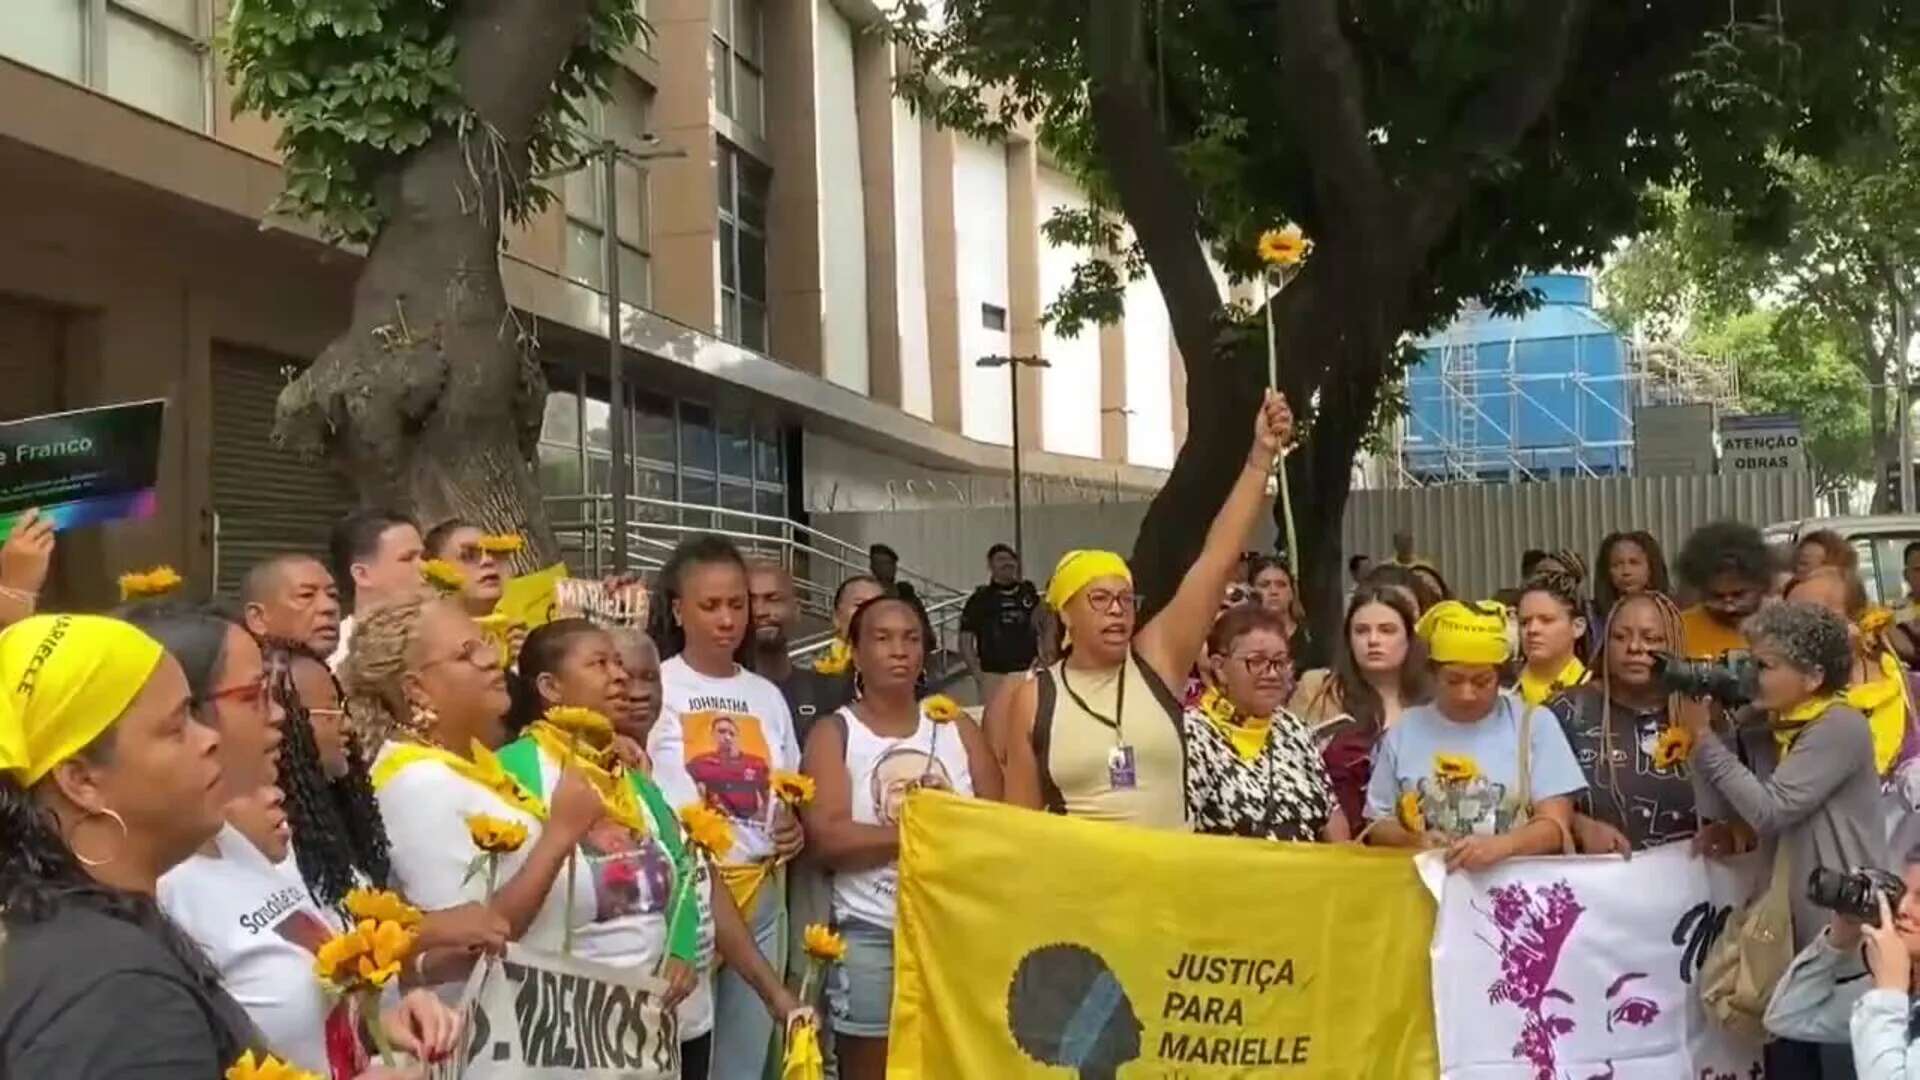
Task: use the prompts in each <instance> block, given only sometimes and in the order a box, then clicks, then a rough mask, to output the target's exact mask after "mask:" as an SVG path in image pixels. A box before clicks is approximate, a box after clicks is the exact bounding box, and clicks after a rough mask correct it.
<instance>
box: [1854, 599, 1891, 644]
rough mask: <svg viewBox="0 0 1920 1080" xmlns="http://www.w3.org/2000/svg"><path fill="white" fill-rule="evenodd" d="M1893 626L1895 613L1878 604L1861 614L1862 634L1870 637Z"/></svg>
mask: <svg viewBox="0 0 1920 1080" xmlns="http://www.w3.org/2000/svg"><path fill="white" fill-rule="evenodd" d="M1892 625H1893V612H1892V611H1889V610H1888V609H1886V608H1884V607H1881V606H1880V605H1878V604H1875V605H1873V606H1872V607H1870V608H1868V609H1867V610H1866V611H1863V612H1861V613H1860V632H1861V633H1862V634H1865V635H1867V636H1869V637H1871V636H1873V635H1874V634H1878V633H1879V632H1881V631H1882V630H1885V629H1886V628H1887V627H1889V626H1892Z"/></svg>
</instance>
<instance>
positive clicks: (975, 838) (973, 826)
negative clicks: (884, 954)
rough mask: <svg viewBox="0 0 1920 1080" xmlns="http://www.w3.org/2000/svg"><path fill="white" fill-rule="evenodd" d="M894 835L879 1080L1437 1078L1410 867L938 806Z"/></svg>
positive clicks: (1417, 890)
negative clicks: (887, 997)
mask: <svg viewBox="0 0 1920 1080" xmlns="http://www.w3.org/2000/svg"><path fill="white" fill-rule="evenodd" d="M900 831H901V835H900V909H899V910H900V922H899V929H898V930H897V931H896V933H895V939H894V940H895V949H896V956H895V961H894V987H893V1025H892V1033H891V1040H892V1042H891V1047H890V1050H889V1056H888V1061H887V1076H888V1077H889V1080H922V1078H924V1080H952V1078H955V1077H994V1078H995V1080H999V1078H1004V1077H1021V1076H1033V1077H1067V1076H1072V1075H1078V1076H1081V1077H1088V1078H1117V1080H1146V1078H1149V1077H1151V1078H1169V1080H1171V1078H1175V1077H1180V1078H1191V1080H1203V1078H1214V1077H1254V1076H1259V1077H1266V1076H1300V1077H1309V1076H1310V1077H1315V1078H1317V1080H1334V1078H1360V1077H1369V1078H1379V1080H1419V1078H1423V1077H1434V1076H1438V1075H1439V1067H1438V1064H1437V1061H1438V1057H1437V1053H1436V1051H1435V1043H1434V1030H1433V1005H1432V998H1431V989H1430V986H1431V984H1430V982H1429V976H1428V965H1427V949H1428V946H1429V944H1430V942H1431V939H1432V936H1433V922H1434V902H1433V897H1432V895H1431V894H1430V893H1428V892H1427V891H1426V890H1425V889H1424V888H1422V887H1421V884H1420V881H1419V879H1418V878H1417V877H1416V876H1415V875H1414V869H1413V861H1412V859H1411V858H1409V857H1408V855H1406V854H1405V853H1393V852H1380V851H1370V850H1364V849H1357V848H1350V847H1340V848H1332V847H1324V846H1314V845H1308V844H1273V843H1260V842H1256V841H1252V840H1240V839H1231V838H1226V837H1213V836H1185V835H1174V834H1168V833H1161V832H1150V831H1147V830H1144V829H1133V828H1127V827H1124V826H1117V825H1107V824H1099V823H1095V822H1089V821H1079V820H1073V819H1068V818H1062V817H1055V816H1052V815H1048V814H1039V813H1034V812H1032V811H1028V810H1018V809H1013V808H1010V807H1006V806H1001V805H999V804H996V803H987V802H980V801H976V800H970V799H961V798H957V797H954V796H951V795H946V794H942V793H938V792H923V793H919V794H915V795H914V796H913V797H912V798H911V799H910V800H909V801H908V806H907V812H906V816H905V820H904V821H903V822H902V823H901V826H900ZM1063 1068H1064V1069H1071V1070H1078V1072H1077V1074H1076V1073H1071V1072H1063V1071H1061V1070H1062V1069H1063Z"/></svg>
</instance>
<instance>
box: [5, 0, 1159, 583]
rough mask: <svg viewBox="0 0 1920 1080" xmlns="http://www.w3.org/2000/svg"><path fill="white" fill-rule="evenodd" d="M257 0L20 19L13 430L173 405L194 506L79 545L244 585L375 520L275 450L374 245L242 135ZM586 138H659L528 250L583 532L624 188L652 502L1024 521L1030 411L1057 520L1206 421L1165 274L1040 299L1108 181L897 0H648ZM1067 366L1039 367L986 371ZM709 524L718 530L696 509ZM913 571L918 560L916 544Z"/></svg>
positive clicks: (1036, 482)
mask: <svg viewBox="0 0 1920 1080" xmlns="http://www.w3.org/2000/svg"><path fill="white" fill-rule="evenodd" d="M228 2H229V0H9V3H8V5H7V8H8V13H7V16H6V18H5V19H0V254H3V255H4V258H0V379H5V380H6V383H5V385H7V386H8V387H9V388H10V390H11V393H9V394H6V395H0V420H4V419H12V418H15V417H19V416H26V415H32V414H35V413H38V412H46V411H53V410H56V409H61V408H74V407H83V406H86V405H92V404H99V403H105V402H111V401H121V400H131V399H136V398H143V397H165V398H167V399H168V401H169V403H170V405H169V410H168V416H167V423H166V433H165V436H164V446H163V452H162V463H161V474H162V478H161V482H160V505H161V511H160V513H159V514H158V516H157V517H155V518H154V519H152V520H150V521H146V522H139V523H130V524H126V525H121V526H116V527H114V528H110V529H105V530H88V531H85V532H82V533H76V534H75V535H74V536H72V537H70V538H68V539H66V540H63V542H62V543H63V546H64V547H65V548H66V550H67V551H68V552H69V554H68V555H66V556H64V557H63V558H62V559H61V560H59V562H60V567H61V568H60V570H59V571H58V572H59V573H60V574H62V575H65V576H64V577H63V579H62V580H60V581H58V582H56V585H55V588H56V591H57V592H58V593H59V594H61V595H62V596H63V597H66V598H71V599H72V600H74V601H77V602H86V601H93V600H98V599H101V598H103V597H104V596H105V594H106V590H107V589H108V585H107V583H106V582H104V581H92V580H80V579H78V578H77V577H76V576H75V574H76V572H75V571H74V570H73V568H74V567H106V568H115V569H119V568H125V567H129V566H133V565H136V564H147V563H152V562H156V561H162V560H165V561H170V562H172V563H174V564H175V565H177V566H180V567H181V568H182V569H183V570H184V571H186V572H188V573H189V574H190V576H192V577H193V578H194V579H195V580H197V581H211V582H212V583H214V585H215V586H216V587H218V588H223V589H224V588H227V587H230V586H231V585H232V584H233V582H234V581H235V580H236V575H237V573H238V572H239V571H240V569H241V568H243V567H244V566H245V565H247V563H248V562H250V561H251V560H252V559H254V558H257V557H258V556H259V555H260V554H262V553H265V552H267V551H270V550H278V549H283V548H287V547H311V546H313V545H314V544H315V543H316V542H317V540H318V539H319V537H320V535H321V534H322V533H323V532H324V529H325V527H326V524H327V523H328V521H330V520H331V519H332V518H333V517H334V516H336V515H337V514H338V513H339V512H340V511H341V510H342V509H343V508H344V507H345V506H347V505H349V504H350V502H351V494H350V492H349V490H348V488H347V485H346V484H344V483H343V482H342V480H341V478H339V477H337V476H335V475H333V474H332V473H331V472H330V471H329V470H328V469H327V467H325V466H324V465H321V464H317V463H308V462H300V461H296V460H294V459H292V458H291V457H290V456H288V455H285V454H282V453H281V452H279V451H277V450H275V449H274V448H272V447H271V445H270V442H269V439H268V433H269V431H270V429H271V425H272V404H273V401H274V398H275V396H276V395H277V393H278V391H279V389H280V387H282V386H283V385H285V382H286V380H287V378H288V377H289V375H290V373H292V372H295V371H297V370H298V369H299V368H300V367H301V366H302V365H304V364H305V363H307V362H308V361H310V360H311V358H312V357H313V356H315V355H317V353H318V352H319V351H320V350H321V349H322V348H323V347H324V346H325V344H326V343H327V342H328V341H329V340H330V339H331V337H332V336H333V335H334V334H336V333H337V332H339V330H340V329H341V328H343V327H344V326H345V325H346V323H347V315H348V310H349V305H350V298H351V289H352V285H353V281H354V276H355V272H356V268H357V264H358V262H359V256H358V254H356V253H355V252H353V251H351V250H347V249H342V248H337V247H330V246H327V245H325V244H322V243H320V242H319V241H318V240H317V239H316V238H315V235H314V233H313V232H312V230H310V229H309V228H307V227H306V226H304V225H302V224H301V223H297V222H290V221H284V220H279V219H276V218H273V217H272V216H270V214H269V208H270V206H271V204H272V202H273V199H274V196H275V195H276V193H277V192H278V190H279V184H280V173H279V169H278V165H277V161H276V155H275V151H274V147H273V142H274V128H273V126H272V125H271V124H270V123H269V122H267V121H265V120H263V119H261V118H259V117H256V116H240V117H234V116H233V115H232V110H231V96H232V95H231V90H230V88H229V87H228V86H227V84H226V82H225V79H224V77H223V75H222V73H221V71H220V68H219V62H218V56H217V52H216V50H215V49H214V48H213V41H214V38H215V33H216V29H217V27H218V26H219V22H220V20H221V19H222V18H223V17H224V13H225V9H226V7H227V5H228ZM642 2H643V8H644V10H645V13H646V15H647V17H648V19H649V22H650V23H651V25H652V27H653V34H652V36H651V38H650V39H648V40H646V41H644V42H639V43H636V44H635V46H634V47H632V48H630V49H629V50H628V51H627V53H626V55H625V56H624V57H623V62H622V70H621V71H620V73H619V75H618V77H617V79H616V81H615V85H614V88H613V93H612V95H611V99H610V100H609V101H607V102H605V103H600V102H595V103H591V104H590V105H589V107H588V108H587V109H586V110H585V112H586V114H587V120H588V123H589V125H590V126H591V127H592V128H593V129H594V130H595V131H598V132H602V133H606V134H609V135H612V136H613V137H615V138H617V139H619V140H621V141H623V142H625V143H627V144H628V145H637V146H642V147H646V148H649V149H646V150H643V151H642V153H643V156H646V157H648V158H649V159H648V160H644V161H638V162H628V163H623V164H622V165H621V166H620V167H619V169H618V170H617V172H616V176H615V177H614V181H613V183H612V185H611V186H612V190H611V191H608V190H603V188H604V187H605V186H606V185H605V184H604V183H603V178H602V176H601V175H600V174H599V172H598V171H597V170H589V171H583V172H581V173H578V174H575V175H573V176H569V177H567V178H565V180H564V182H563V184H562V189H563V190H562V192H561V193H562V196H563V197H562V198H561V199H559V200H557V201H556V202H557V204H556V205H555V206H553V207H552V208H550V209H549V210H548V211H547V212H545V213H543V214H542V215H540V216H539V217H537V218H535V219H534V220H531V221H529V222H527V223H526V224H525V225H524V226H523V227H520V228H518V229H516V230H515V231H514V232H513V233H512V235H511V236H510V237H509V239H508V243H507V245H506V252H505V254H504V255H503V258H502V269H503V273H504V276H505V279H506V283H507V290H508V296H509V298H510V299H511V301H512V302H513V303H514V305H515V306H516V307H517V308H518V309H520V311H521V312H522V313H523V314H525V315H528V316H531V317H532V325H533V326H534V327H535V328H536V329H537V333H538V336H539V343H540V355H541V358H542V361H543V363H544V364H545V365H546V368H547V371H548V375H549V381H550V383H551V388H552V394H551V396H550V397H549V399H548V401H547V421H546V425H545V429H544V431H543V435H542V440H541V446H540V453H539V461H538V467H539V473H540V477H541V481H542V485H543V487H544V488H545V490H546V493H547V494H548V495H549V496H550V497H551V498H553V499H555V500H558V501H557V502H556V503H555V504H554V506H555V511H554V512H555V514H556V516H564V514H565V513H566V511H565V509H564V508H565V506H566V505H567V500H568V499H569V498H573V499H576V500H577V498H578V497H579V496H582V495H590V494H592V493H595V492H602V491H605V490H607V487H608V483H609V478H610V475H611V468H612V466H611V463H610V455H609V453H608V450H609V446H610V439H609V425H610V424H611V423H612V422H613V421H612V417H613V416H614V415H616V410H615V409H613V408H612V407H611V404H610V403H609V402H608V400H607V393H606V387H607V379H606V374H607V367H606V365H607V363H608V361H607V352H608V349H607V343H606V340H605V337H604V334H605V329H604V328H605V326H606V324H607V321H608V320H607V317H606V316H607V305H608V302H609V300H608V297H607V295H606V293H605V290H604V282H603V281H602V277H603V269H602V267H603V260H604V257H605V247H604V245H605V244H606V243H607V237H606V233H607V229H606V223H607V220H608V214H607V212H606V211H607V208H608V207H609V204H611V206H612V207H613V209H614V210H615V211H616V212H615V214H614V215H613V217H614V218H615V220H616V230H615V231H616V232H617V234H618V235H617V237H616V238H615V239H616V241H617V244H618V258H619V267H620V282H621V289H620V294H621V295H620V299H621V301H622V302H623V304H624V308H623V311H622V317H621V320H620V322H621V325H622V330H621V337H622V343H623V345H624V346H625V349H624V354H625V361H624V362H625V365H626V368H625V372H624V375H625V381H626V385H627V386H628V387H629V388H631V393H630V397H629V400H628V402H627V403H626V408H625V409H624V410H621V412H623V413H624V415H625V417H626V422H627V424H628V425H629V435H630V437H629V440H628V445H629V447H630V448H631V458H632V460H631V463H630V467H631V469H632V477H633V479H632V484H631V486H630V490H632V491H634V492H636V493H637V494H640V495H645V496H651V497H655V498H659V499H662V500H671V501H675V502H679V503H685V504H693V505H695V506H711V507H714V508H716V509H732V510H751V511H755V512H758V513H763V514H767V515H769V516H773V515H778V516H783V517H796V518H804V517H805V516H806V515H810V514H815V513H829V512H841V513H844V512H852V511H890V510H913V509H930V508H950V507H956V506H989V507H996V508H997V507H1003V506H1005V505H1006V504H1007V503H1008V502H1009V500H1010V487H1009V483H1008V480H1007V477H1008V471H1009V465H1010V463H1011V462H1010V453H1009V450H1008V445H1009V443H1010V442H1011V437H1012V433H1013V426H1012V425H1013V424H1014V423H1015V422H1017V423H1019V424H1020V435H1021V443H1022V446H1023V454H1022V465H1023V467H1024V469H1025V471H1026V473H1027V474H1028V477H1029V483H1028V485H1027V488H1026V495H1027V498H1028V500H1029V501H1030V502H1039V503H1044V502H1050V501H1052V502H1058V501H1073V500H1082V501H1129V500H1137V499H1139V498H1142V497H1144V496H1145V495H1146V494H1147V493H1149V492H1151V491H1152V490H1153V489H1154V488H1156V487H1157V486H1158V484H1159V482H1160V481H1161V479H1163V477H1164V471H1163V470H1165V469H1167V468H1169V467H1170V466H1171V464H1172V460H1173V454H1174V451H1175V449H1176V447H1177V446H1178V444H1179V441H1180V439H1181V438H1182V437H1183V434H1184V424H1185V418H1184V414H1183V410H1182V408H1181V404H1180V399H1181V395H1180V392H1179V388H1180V381H1179V380H1180V367H1179V363H1178V357H1177V356H1176V354H1175V351H1174V348H1173V344H1172V338H1171V334H1170V331H1169V327H1168V320H1167V317H1166V312H1165V308H1164V306H1163V304H1162V302H1161V300H1160V297H1159V294H1158V291H1157V289H1155V287H1154V286H1153V283H1152V282H1151V281H1150V280H1148V281H1144V282H1140V283H1137V284H1136V285H1135V286H1134V287H1133V288H1132V289H1131V290H1130V291H1129V294H1128V302H1127V317H1126V319H1125V320H1124V322H1123V323H1121V324H1118V325H1115V326H1111V327H1106V328H1101V329H1098V330H1094V331H1089V332H1087V333H1085V334H1083V335H1082V336H1081V337H1079V338H1075V339H1067V338H1063V337H1060V336H1059V335H1058V334H1056V333H1055V332H1054V331H1053V330H1052V329H1051V328H1049V327H1047V326H1045V325H1044V323H1043V319H1042V317H1041V315H1042V310H1043V308H1044V307H1045V305H1046V303H1047V301H1048V299H1049V298H1050V297H1051V296H1052V295H1054V293H1055V292H1056V291H1057V290H1058V289H1059V288H1060V286H1061V285H1063V284H1064V283H1065V282H1066V281H1067V280H1068V277H1069V275H1070V274H1071V272H1072V268H1073V266H1074V264H1075V263H1076V262H1077V261H1078V260H1079V259H1080V258H1081V257H1082V253H1081V252H1077V251H1074V250H1071V249H1055V248H1051V247H1049V246H1048V245H1047V243H1046V241H1045V240H1044V239H1043V238H1042V236H1041V232H1040V226H1041V224H1042V223H1043V222H1044V221H1045V220H1046V218H1047V216H1048V215H1049V214H1050V213H1052V211H1053V210H1054V209H1055V208H1058V207H1062V206H1073V205H1078V204H1080V203H1082V202H1084V199H1085V195H1084V193H1083V192H1082V191H1080V190H1079V189H1078V188H1077V187H1076V185H1075V184H1074V182H1073V181H1072V180H1071V179H1070V178H1069V177H1067V176H1066V175H1065V174H1063V173H1062V172H1060V171H1059V170H1057V169H1055V168H1054V167H1053V166H1052V164H1051V163H1050V161H1049V160H1048V155H1047V154H1046V152H1045V151H1044V149H1043V148H1041V147H1040V146H1039V145H1038V144H1037V143H1036V142H1035V141H1033V140H1032V139H1030V138H1018V137H1016V138H1014V139H1012V140H1010V141H1008V142H1006V143H987V142H981V141H978V140H975V139H971V138H968V137H966V136H962V135H958V134H956V133H953V132H950V131H942V130H939V129H937V128H935V127H933V126H932V125H931V124H929V123H927V122H926V121H924V120H923V119H921V118H920V117H918V116H916V115H915V114H914V113H913V112H912V111H911V110H909V109H908V108H907V107H906V105H905V104H904V103H902V102H900V101H898V100H896V99H895V98H894V97H893V96H892V84H893V79H894V76H895V75H896V73H897V72H898V70H899V67H900V64H901V62H902V57H901V56H900V54H899V53H898V51H897V50H896V48H895V46H894V45H893V44H892V42H891V41H890V40H889V39H888V38H887V36H886V35H885V34H884V33H883V32H881V23H882V12H881V11H880V9H879V8H878V7H877V6H875V5H874V4H873V3H872V2H871V0H642ZM996 355H1020V356H1033V355H1038V356H1043V357H1045V358H1046V359H1047V360H1048V361H1049V363H1050V364H1051V365H1052V366H1051V367H1049V368H1046V369H1030V368H1021V369H1018V371H1017V374H1016V375H1015V376H1014V377H1016V378H1019V379H1021V380H1022V383H1021V385H1020V409H1021V414H1020V416H1019V417H1018V418H1017V421H1016V419H1015V418H1014V417H1013V416H1012V411H1011V403H1010V400H1009V397H1010V392H1009V391H1010V387H1009V384H1008V374H1007V372H1008V369H1007V368H1006V367H999V368H983V367H980V366H978V365H977V364H976V362H975V361H976V360H978V359H979V358H980V357H983V356H996ZM675 513H681V514H686V513H691V511H675ZM908 558H909V561H911V559H912V556H911V554H910V553H909V556H908Z"/></svg>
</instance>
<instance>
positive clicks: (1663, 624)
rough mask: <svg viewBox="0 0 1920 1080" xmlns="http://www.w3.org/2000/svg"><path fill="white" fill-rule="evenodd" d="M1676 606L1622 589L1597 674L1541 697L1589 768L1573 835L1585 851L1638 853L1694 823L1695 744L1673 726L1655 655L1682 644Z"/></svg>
mask: <svg viewBox="0 0 1920 1080" xmlns="http://www.w3.org/2000/svg"><path fill="white" fill-rule="evenodd" d="M1680 640H1681V631H1680V609H1679V608H1678V607H1676V606H1674V603H1673V601H1671V600H1669V599H1667V598H1666V597H1665V596H1664V595H1662V594H1660V593H1657V592H1641V593H1634V594H1632V595H1628V596H1624V597H1622V598H1620V599H1619V600H1618V601H1616V602H1615V603H1614V605H1613V610H1611V611H1609V612H1608V613H1607V640H1606V644H1605V645H1604V646H1603V647H1602V648H1601V650H1600V655H1599V657H1598V658H1597V659H1596V661H1595V665H1594V666H1595V675H1596V676H1597V678H1595V679H1593V680H1592V681H1589V682H1587V683H1586V684H1585V685H1582V686H1577V687H1575V688H1573V689H1571V690H1568V691H1566V692H1565V693H1563V694H1560V695H1559V696H1557V697H1555V698H1553V699H1552V700H1551V701H1549V702H1547V708H1548V710H1549V711H1551V712H1552V713H1553V715H1554V716H1555V717H1556V718H1557V719H1558V720H1559V721H1560V726H1561V727H1562V728H1563V729H1564V730H1565V731H1566V735H1567V742H1568V743H1569V744H1571V745H1572V747H1573V755H1574V757H1575V759H1577V760H1578V761H1579V762H1580V770H1581V771H1582V772H1583V773H1585V774H1586V777H1587V790H1586V791H1585V792H1583V793H1582V794H1581V795H1580V797H1579V798H1578V799H1576V800H1575V801H1574V813H1573V839H1574V843H1575V844H1577V845H1578V846H1579V848H1580V850H1581V851H1583V852H1586V853H1587V854H1589V855H1606V854H1620V855H1625V854H1627V853H1629V852H1633V851H1644V850H1645V849H1647V848H1650V847H1655V846H1657V845H1660V844H1667V843H1672V842H1673V841H1675V840H1684V839H1687V838H1688V837H1691V836H1693V835H1694V833H1695V832H1697V831H1698V830H1699V827H1700V823H1699V818H1698V816H1697V815H1696V814H1695V811H1694V794H1693V781H1692V779H1691V778H1690V777H1689V775H1688V773H1687V764H1686V761H1687V753H1688V751H1689V750H1691V748H1692V744H1691V741H1690V739H1689V738H1688V736H1687V735H1686V734H1685V732H1684V730H1683V729H1681V728H1678V727H1676V726H1675V724H1674V714H1673V702H1672V699H1671V697H1670V696H1669V695H1668V694H1667V693H1666V691H1665V690H1663V689H1662V688H1661V686H1660V680H1659V673H1658V670H1657V662H1656V657H1658V656H1659V655H1661V654H1662V653H1670V652H1673V651H1675V650H1676V649H1677V648H1678V647H1679V644H1680Z"/></svg>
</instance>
